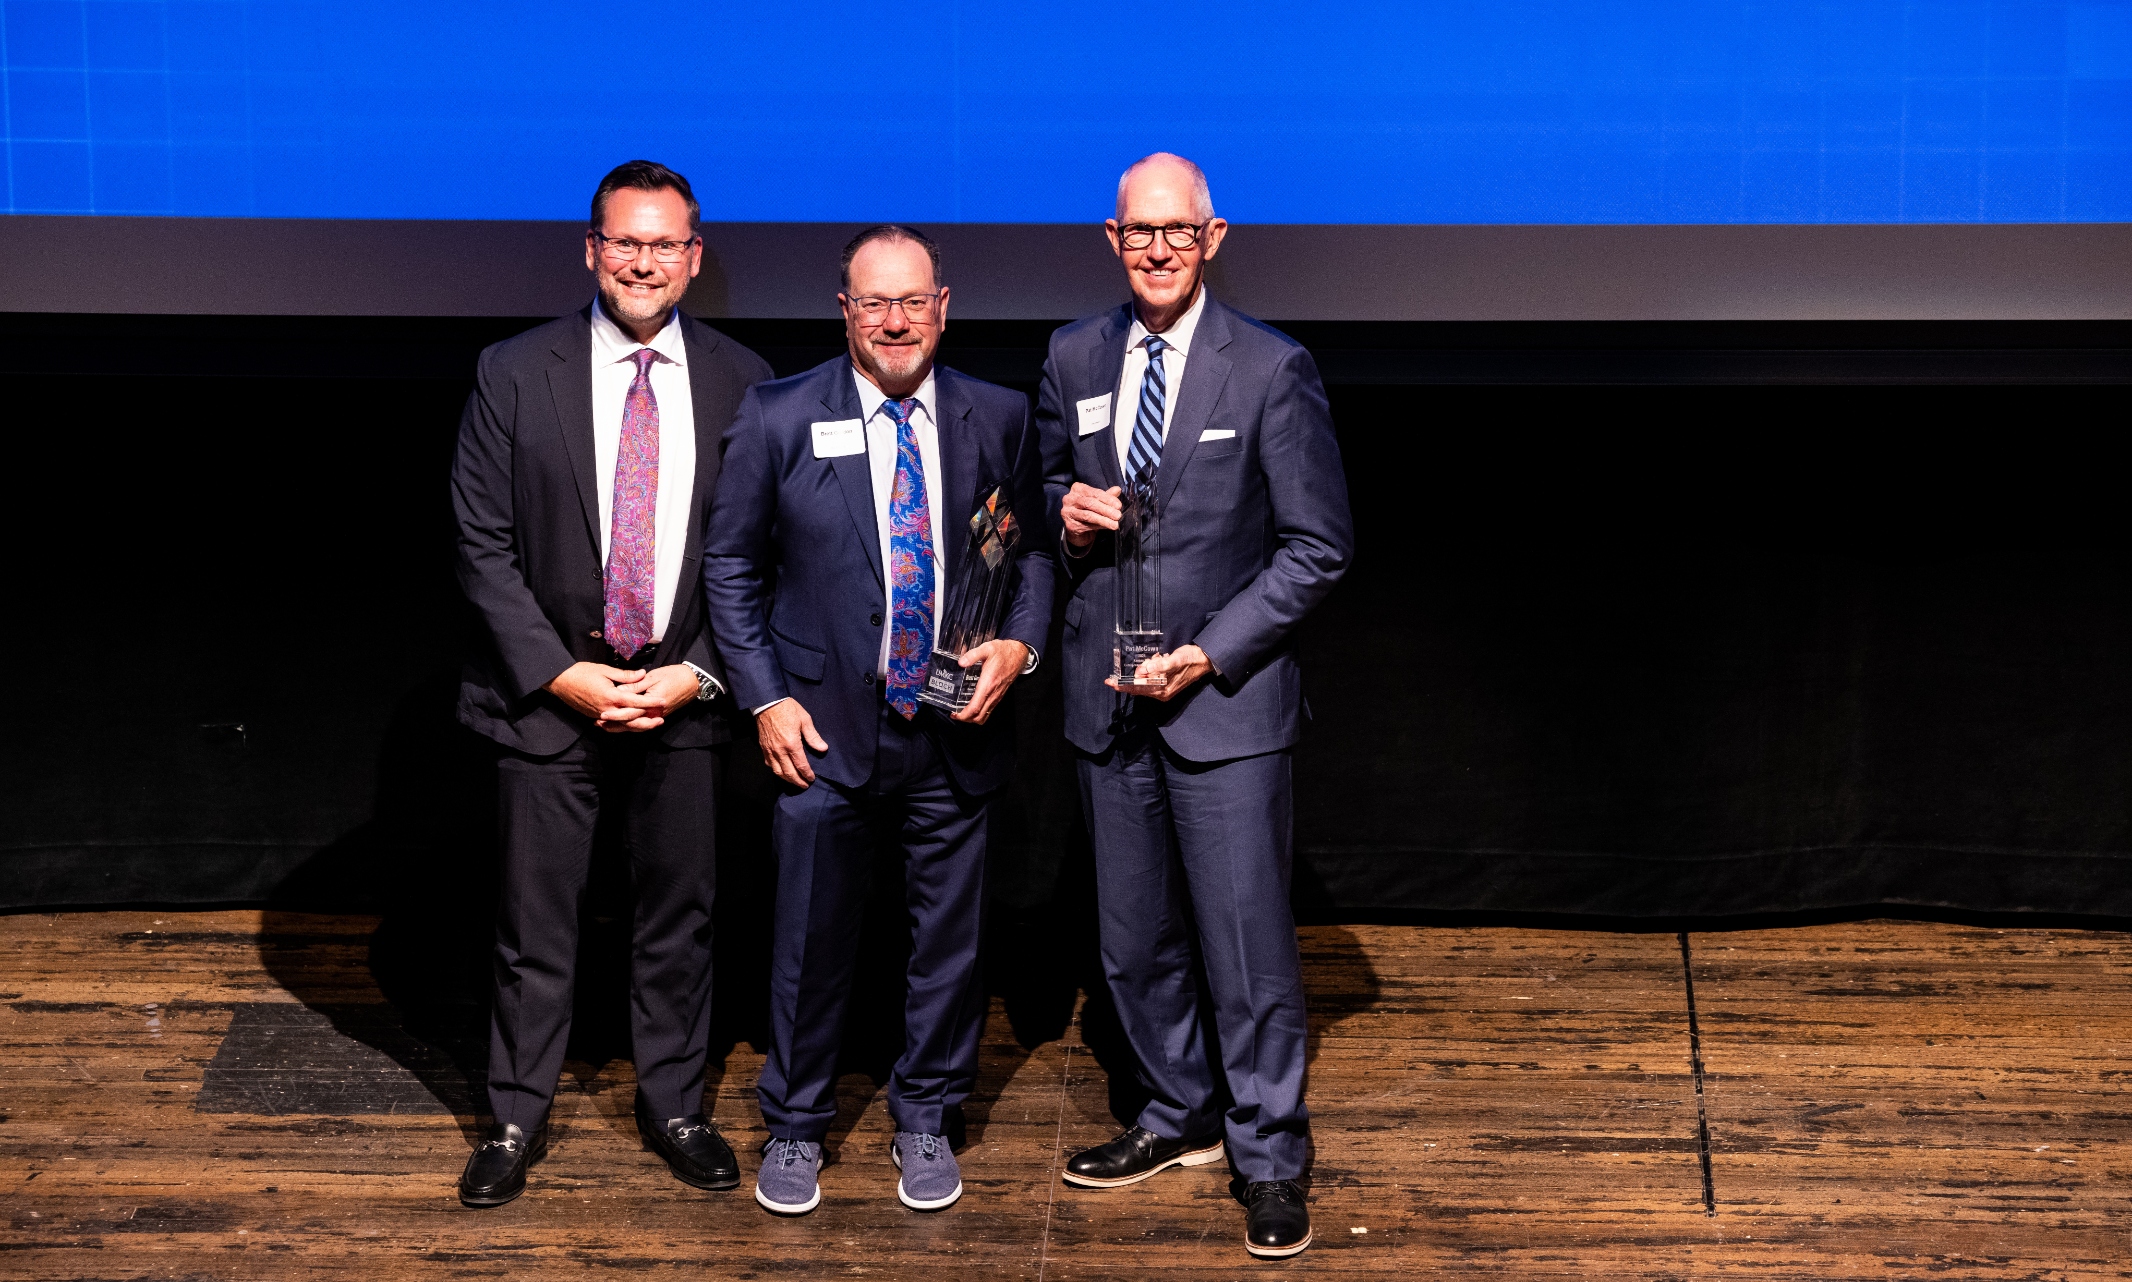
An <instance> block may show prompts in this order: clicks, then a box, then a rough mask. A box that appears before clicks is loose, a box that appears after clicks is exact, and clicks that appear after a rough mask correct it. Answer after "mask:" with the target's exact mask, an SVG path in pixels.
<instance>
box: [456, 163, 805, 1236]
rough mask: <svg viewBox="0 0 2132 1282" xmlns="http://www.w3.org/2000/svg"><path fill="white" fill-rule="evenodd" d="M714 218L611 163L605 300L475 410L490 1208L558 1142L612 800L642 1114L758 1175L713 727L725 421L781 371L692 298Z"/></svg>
mask: <svg viewBox="0 0 2132 1282" xmlns="http://www.w3.org/2000/svg"><path fill="white" fill-rule="evenodd" d="M698 218H699V209H698V206H697V203H696V198H695V196H694V195H693V194H692V193H691V192H690V190H689V185H688V180H687V179H685V178H683V177H682V176H681V175H679V174H677V173H675V172H674V171H672V170H670V169H668V168H666V167H665V166H664V165H657V164H653V163H651V162H649V161H641V160H633V161H630V162H629V163H628V164H625V165H622V166H621V167H619V168H617V169H616V170H615V171H614V172H613V173H610V174H608V175H607V177H606V178H605V179H603V180H602V181H601V183H600V185H599V189H598V191H597V192H596V193H595V194H594V195H593V198H592V223H591V226H590V227H589V228H588V229H587V230H586V233H585V266H586V267H587V268H588V269H590V270H591V271H592V273H593V278H594V280H595V281H596V282H597V289H598V293H597V297H596V298H595V299H594V300H593V302H592V303H591V304H590V305H588V306H587V307H586V308H585V309H584V310H582V311H579V312H576V313H574V314H572V315H569V316H565V317H563V318H561V319H560V320H555V321H551V322H549V323H548V324H546V325H543V326H541V327H540V328H538V329H534V330H531V331H529V332H527V333H524V334H520V335H519V336H518V337H516V338H513V339H510V340H508V341H506V342H502V343H498V344H496V345H495V346H494V347H491V348H489V349H488V350H487V351H485V352H483V353H482V354H481V365H480V372H479V375H478V379H477V382H476V386H475V389H474V394H473V396H472V397H471V398H470V399H469V400H468V402H467V407H466V414H465V416H464V418H463V419H462V420H461V423H460V427H459V446H458V453H457V455H456V457H455V458H454V460H453V464H452V506H453V509H454V510H455V512H456V513H457V515H458V520H459V582H460V586H461V587H462V588H464V589H465V591H466V595H467V599H468V600H469V601H471V602H472V603H473V605H474V608H475V610H476V611H477V612H478V613H479V615H480V616H481V619H482V621H483V622H484V623H485V624H486V625H487V629H486V630H487V636H486V638H485V644H484V645H483V646H482V647H481V648H480V649H479V651H478V653H477V655H476V657H475V658H474V659H473V661H472V662H471V663H469V664H468V666H467V669H466V672H465V674H464V677H463V679H462V681H461V684H460V688H459V719H460V720H461V721H462V722H464V723H465V724H466V725H467V726H469V727H471V728H473V729H474V730H476V731H479V732H480V733H481V734H483V735H486V736H488V737H489V738H490V739H492V740H494V741H495V742H496V745H497V774H498V788H497V793H498V801H499V807H500V818H501V833H502V847H503V850H502V854H503V860H502V863H503V867H502V891H501V895H500V897H499V902H498V905H497V912H496V954H495V975H496V1000H495V1008H494V1014H493V1017H492V1019H491V1022H490V1033H489V1084H488V1091H489V1105H490V1109H491V1112H492V1114H493V1117H494V1121H493V1124H492V1125H491V1127H490V1129H489V1131H488V1134H487V1137H486V1138H485V1140H484V1141H483V1143H482V1144H481V1145H480V1147H478V1148H477V1149H476V1150H475V1151H474V1155H473V1157H472V1158H470V1159H469V1160H468V1162H467V1165H466V1170H465V1173H464V1174H463V1175H462V1176H461V1177H460V1181H459V1197H460V1200H461V1201H463V1202H465V1203H466V1204H467V1205H469V1206H500V1205H502V1204H503V1203H505V1202H508V1201H510V1200H511V1199H512V1198H515V1197H517V1196H518V1195H519V1193H521V1192H523V1191H524V1189H525V1183H526V1168H527V1167H528V1166H530V1165H531V1164H532V1163H534V1162H536V1161H538V1160H540V1158H541V1157H542V1156H543V1155H544V1154H545V1153H546V1151H547V1122H548V1108H549V1104H550V1103H551V1101H552V1100H553V1097H554V1094H555V1086H556V1081H557V1079H558V1077H559V1076H560V1074H561V1071H562V1060H563V1047H564V1044H565V1043H566V1042H567V1041H568V1039H569V1032H570V1006H571V996H572V990H573V987H574V979H575V976H574V973H573V972H574V969H575V962H576V957H577V941H578V912H579V907H580V901H581V899H582V897H583V892H584V888H585V881H586V873H587V868H588V865H589V864H590V861H591V855H592V838H593V829H594V826H595V824H596V822H597V820H598V818H599V815H600V812H601V810H602V808H603V807H604V808H607V809H609V810H611V811H612V812H615V817H617V818H619V820H620V822H619V824H618V825H617V826H618V828H619V829H620V831H621V834H622V836H623V839H624V842H625V844H626V845H627V848H628V853H629V865H630V873H631V883H632V887H633V890H634V894H635V901H636V904H635V915H634V922H633V947H632V955H631V964H630V1009H629V1015H630V1036H631V1042H632V1045H633V1048H634V1054H635V1058H636V1069H637V1100H636V1116H637V1127H638V1129H639V1131H641V1132H642V1134H643V1136H644V1138H645V1140H646V1142H647V1143H649V1144H650V1146H651V1147H652V1149H653V1150H654V1151H655V1152H657V1153H659V1154H660V1155H661V1156H662V1157H664V1158H665V1159H666V1162H667V1164H668V1166H669V1167H670V1168H671V1169H672V1171H673V1173H674V1175H675V1176H676V1177H677V1178H679V1179H681V1180H682V1181H684V1182H686V1183H688V1184H692V1185H695V1186H696V1187H698V1188H707V1189H722V1188H732V1187H733V1186H735V1185H736V1184H738V1183H739V1182H740V1167H739V1164H738V1163H737V1162H736V1161H735V1160H734V1157H733V1151H732V1149H731V1148H729V1147H728V1146H727V1145H726V1143H725V1141H724V1139H723V1138H721V1137H720V1136H719V1134H718V1132H717V1131H716V1130H715V1129H714V1128H712V1127H711V1125H710V1124H709V1122H708V1121H707V1120H706V1119H705V1117H704V1113H703V1072H704V1059H705V1054H706V1050H707V1046H706V1043H707V1042H708V1039H709V1031H710V999H711V954H710V943H711V939H710V936H711V896H712V890H713V870H712V842H713V835H714V834H713V823H712V818H713V807H714V799H715V797H716V794H717V789H718V775H719V769H718V767H719V762H718V758H717V756H716V755H715V754H714V752H713V751H712V746H713V745H715V744H719V743H722V742H724V741H725V740H726V738H727V735H728V731H727V727H726V724H725V721H724V720H723V718H722V717H721V716H720V715H719V711H718V706H717V705H718V703H719V701H720V697H721V696H723V695H724V693H725V686H724V679H723V676H722V672H721V669H720V667H719V661H718V657H717V652H716V651H715V650H714V649H713V648H712V646H711V638H710V628H709V624H708V623H707V621H706V617H705V613H704V605H703V593H702V586H701V575H700V573H699V571H698V567H699V566H700V564H701V561H702V531H703V527H704V513H705V511H706V509H707V506H708V504H709V502H710V497H711V490H712V488H713V486H715V485H716V483H717V480H718V466H719V457H720V456H719V448H718V438H719V435H720V433H722V432H723V431H724V429H725V427H726V425H727V424H728V423H730V422H731V421H732V419H733V414H734V411H735V410H736V409H737V408H738V407H739V405H740V399H741V395H742V393H744V392H746V391H747V389H748V388H749V387H750V386H752V385H753V384H755V383H757V382H760V381H761V380H763V379H764V378H767V377H768V376H769V374H770V369H769V366H767V365H766V364H764V363H763V361H762V358H760V357H758V356H757V355H755V353H753V352H751V351H748V350H747V349H746V348H744V347H741V346H740V345H739V344H737V343H734V342H733V341H732V340H731V339H728V338H725V337H724V336H722V335H720V334H719V333H717V332H716V331H715V330H712V329H710V328H709V327H708V326H705V325H701V324H698V323H697V322H696V321H694V320H692V319H691V318H689V317H688V316H686V315H684V314H683V313H682V312H681V311H680V310H679V307H678V304H679V303H680V301H681V296H682V295H683V294H684V293H686V292H687V290H688V283H689V281H690V279H691V278H693V277H694V276H695V275H696V273H697V271H698V270H699V269H700V267H701V265H702V260H703V243H702V240H701V238H700V237H699V236H698V235H697V223H698Z"/></svg>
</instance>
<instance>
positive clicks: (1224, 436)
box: [1199, 427, 1236, 441]
mask: <svg viewBox="0 0 2132 1282" xmlns="http://www.w3.org/2000/svg"><path fill="white" fill-rule="evenodd" d="M1235 435H1236V429H1235V428H1233V427H1210V428H1208V429H1207V430H1206V431H1204V432H1201V433H1200V434H1199V439H1200V440H1202V441H1226V440H1229V439H1230V438H1232V437H1234V436H1235Z"/></svg>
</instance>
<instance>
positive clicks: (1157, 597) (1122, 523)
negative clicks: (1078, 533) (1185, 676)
mask: <svg viewBox="0 0 2132 1282" xmlns="http://www.w3.org/2000/svg"><path fill="white" fill-rule="evenodd" d="M1118 503H1119V507H1120V511H1119V514H1118V535H1117V540H1116V544H1115V546H1116V548H1117V553H1118V555H1117V571H1118V592H1117V599H1118V631H1117V637H1116V639H1115V641H1114V642H1113V643H1112V645H1111V683H1112V684H1113V685H1115V686H1117V687H1118V688H1119V689H1120V690H1123V691H1125V692H1126V693H1127V694H1147V693H1150V692H1152V691H1156V690H1160V689H1162V688H1163V687H1164V686H1166V685H1168V684H1169V683H1170V679H1169V678H1168V677H1166V676H1155V677H1141V676H1139V675H1137V673H1138V671H1139V668H1140V664H1141V663H1142V662H1143V661H1144V660H1147V659H1152V658H1154V657H1155V656H1156V655H1158V654H1161V653H1162V573H1161V566H1160V560H1161V553H1162V520H1161V514H1160V513H1159V512H1157V511H1156V507H1155V484H1154V480H1153V478H1151V477H1135V478H1134V479H1133V482H1132V483H1131V484H1130V485H1127V486H1126V487H1125V489H1124V491H1123V492H1122V493H1121V494H1120V495H1119V496H1118Z"/></svg>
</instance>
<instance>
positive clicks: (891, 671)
mask: <svg viewBox="0 0 2132 1282" xmlns="http://www.w3.org/2000/svg"><path fill="white" fill-rule="evenodd" d="M917 405H918V402H917V401H916V400H915V399H912V400H904V401H883V402H882V403H881V410H882V412H883V413H885V414H887V415H888V416H889V417H890V418H892V419H894V420H895V422H896V480H895V488H894V489H893V490H892V491H891V492H890V495H889V500H888V583H889V592H890V597H889V602H890V604H889V632H888V672H887V673H886V674H885V675H886V677H887V680H886V682H885V683H884V684H885V685H886V686H887V687H888V706H889V707H891V708H894V709H895V710H896V711H898V712H900V713H902V714H903V715H904V717H905V718H910V717H915V716H917V715H918V692H919V691H920V690H922V689H924V688H925V673H926V669H927V668H928V667H929V666H931V664H932V659H933V513H932V509H931V508H930V507H929V506H928V505H927V503H926V497H925V466H924V464H923V463H922V462H920V460H919V457H918V432H917V429H915V428H913V427H912V426H911V411H912V410H913V409H915V408H916V407H917Z"/></svg>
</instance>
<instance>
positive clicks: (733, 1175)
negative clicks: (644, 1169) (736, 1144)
mask: <svg viewBox="0 0 2132 1282" xmlns="http://www.w3.org/2000/svg"><path fill="white" fill-rule="evenodd" d="M637 1133H638V1134H639V1135H642V1136H643V1137H644V1144H645V1146H646V1147H647V1148H649V1149H651V1151H652V1152H654V1153H657V1154H658V1155H659V1156H660V1157H663V1158H665V1159H666V1165H667V1169H669V1170H671V1171H672V1172H673V1173H674V1178H675V1179H677V1180H679V1181H681V1182H682V1183H683V1184H693V1185H694V1186H696V1187H697V1188H699V1189H729V1188H736V1187H738V1186H739V1184H740V1159H739V1158H737V1157H734V1156H733V1149H732V1146H731V1145H729V1144H727V1143H726V1142H725V1137H724V1136H722V1135H720V1134H719V1133H718V1128H717V1127H715V1126H713V1125H711V1120H710V1119H709V1118H707V1117H705V1116H704V1115H703V1114H701V1113H691V1114H689V1115H688V1116H687V1117H675V1118H669V1119H667V1120H666V1121H664V1122H660V1121H655V1120H654V1119H653V1118H652V1116H651V1114H650V1113H648V1112H646V1111H645V1109H644V1100H643V1098H642V1097H639V1098H638V1100H637Z"/></svg>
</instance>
